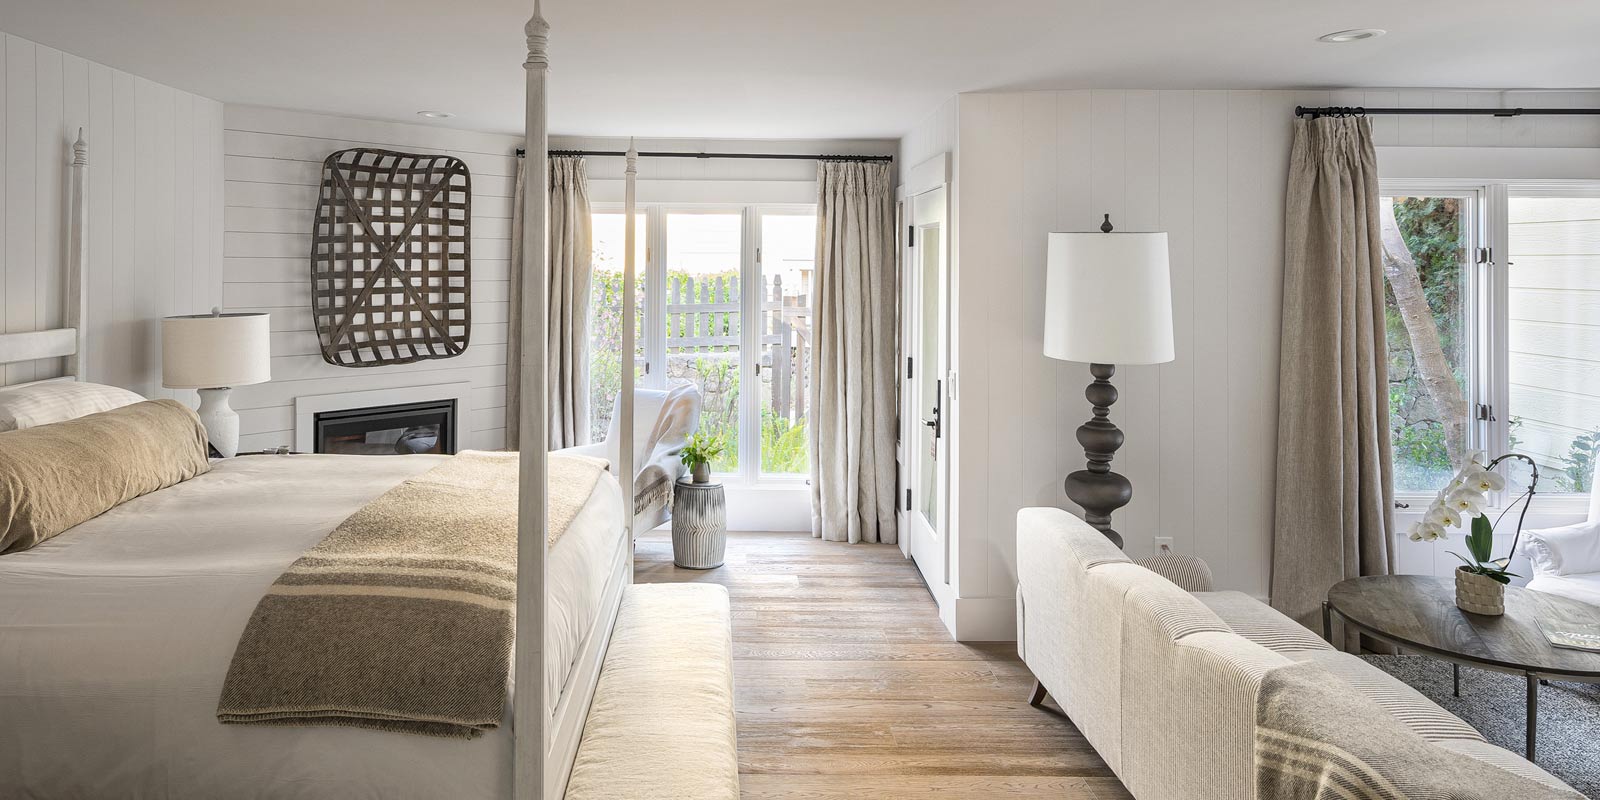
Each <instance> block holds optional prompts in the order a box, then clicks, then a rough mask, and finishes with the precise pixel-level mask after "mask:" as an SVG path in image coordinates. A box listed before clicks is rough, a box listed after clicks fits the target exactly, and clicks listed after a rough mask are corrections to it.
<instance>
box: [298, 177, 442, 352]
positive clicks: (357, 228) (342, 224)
mask: <svg viewBox="0 0 1600 800" xmlns="http://www.w3.org/2000/svg"><path fill="white" fill-rule="evenodd" d="M311 298H312V299H311V312H312V316H313V318H314V319H315V321H316V325H317V337H318V339H319V340H320V342H321V345H322V358H323V360H325V361H327V362H328V363H329V364H333V365H335V366H340V367H375V366H380V365H383V364H407V363H410V362H413V361H423V360H425V359H430V358H451V357H454V356H458V355H461V353H462V352H463V351H465V350H466V349H467V342H468V340H469V339H470V337H471V334H472V175H471V174H470V173H469V172H468V171H467V165H466V164H465V163H463V162H462V161H461V159H459V158H453V157H450V156H440V155H415V154H410V153H396V152H393V151H389V150H374V149H368V148H364V147H358V148H354V149H350V150H340V151H338V152H336V153H334V154H332V155H330V156H328V158H327V160H325V161H323V162H322V189H321V193H320V195H319V199H318V201H317V216H316V221H315V222H314V223H313V227H312V233H311Z"/></svg>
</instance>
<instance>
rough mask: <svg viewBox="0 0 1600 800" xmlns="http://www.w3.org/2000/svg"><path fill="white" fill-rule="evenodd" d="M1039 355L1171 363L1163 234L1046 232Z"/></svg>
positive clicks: (1168, 280) (1169, 303) (1169, 284)
mask: <svg viewBox="0 0 1600 800" xmlns="http://www.w3.org/2000/svg"><path fill="white" fill-rule="evenodd" d="M1048 258H1049V265H1048V272H1047V273H1046V277H1045V312H1044V354H1045V355H1047V356H1050V357H1051V358H1059V359H1061V360H1063V361H1082V362H1085V363H1091V364H1161V363H1165V362H1167V361H1171V360H1172V358H1173V350H1172V281H1171V277H1170V275H1169V273H1168V269H1167V235H1166V234H1165V233H1052V234H1050V246H1049V256H1048Z"/></svg>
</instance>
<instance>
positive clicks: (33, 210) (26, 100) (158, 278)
mask: <svg viewBox="0 0 1600 800" xmlns="http://www.w3.org/2000/svg"><path fill="white" fill-rule="evenodd" d="M0 49H3V58H0V74H3V80H0V87H3V88H0V92H3V99H0V115H3V121H0V141H3V147H0V152H3V153H4V157H3V169H4V177H3V181H0V183H3V186H4V191H3V192H0V219H3V220H4V228H3V230H0V273H3V277H4V280H3V282H0V314H3V315H4V323H5V330H6V331H7V332H19V331H32V330H43V329H48V328H54V327H59V326H60V325H61V319H62V317H61V307H62V296H61V292H62V286H63V283H62V275H63V272H64V265H63V261H64V257H65V250H66V244H67V234H68V231H67V227H68V226H67V223H66V220H67V214H68V208H67V204H68V187H69V183H68V182H69V173H68V165H69V164H70V163H71V161H72V142H73V140H74V139H75V138H76V137H77V130H78V128H79V127H80V126H81V127H82V128H83V129H84V138H85V140H86V141H87V142H88V144H89V174H88V190H87V191H88V200H89V203H88V217H87V222H86V225H87V233H88V240H87V244H88V253H87V255H88V261H87V274H86V275H85V281H84V282H85V286H86V287H87V291H88V299H89V308H88V316H87V320H88V325H89V332H88V340H89V341H88V353H87V356H88V361H87V367H88V373H89V379H90V380H93V381H96V382H100V383H109V384H115V385H118V386H124V387H127V388H129V389H132V390H134V391H136V392H139V393H141V394H144V395H146V396H148V397H173V396H179V397H180V398H181V399H186V400H190V401H191V402H193V397H192V396H193V392H173V391H171V390H168V389H163V388H161V326H160V318H161V317H163V316H168V315H172V314H192V313H198V312H202V311H205V310H207V309H209V308H211V307H212V306H214V305H217V304H219V303H220V302H221V300H222V281H221V252H222V223H221V214H222V106H221V104H219V103H216V102H214V101H212V100H208V99H206V98H203V97H199V96H196V95H192V94H189V93H187V92H181V91H178V90H176V89H173V88H171V87H168V86H163V85H161V84H158V83H153V82H151V81H148V80H145V79H143V78H139V77H136V76H133V75H129V74H128V73H125V72H120V71H118V70H114V69H111V68H110V67H106V66H104V65H101V64H96V63H94V62H91V61H86V60H84V59H82V58H78V57H77V56H74V55H71V54H68V53H63V52H61V51H60V50H55V49H53V48H49V47H45V46H42V45H38V44H35V43H33V42H30V41H28V40H26V39H20V38H18V37H15V36H11V35H9V34H0ZM0 369H3V370H4V374H3V376H0V377H3V382H4V383H6V384H13V383H21V382H25V381H30V380H35V379H40V378H48V377H53V376H55V375H59V374H60V373H61V369H62V364H61V363H60V359H52V360H47V361H41V362H33V363H24V364H13V365H10V366H6V367H0Z"/></svg>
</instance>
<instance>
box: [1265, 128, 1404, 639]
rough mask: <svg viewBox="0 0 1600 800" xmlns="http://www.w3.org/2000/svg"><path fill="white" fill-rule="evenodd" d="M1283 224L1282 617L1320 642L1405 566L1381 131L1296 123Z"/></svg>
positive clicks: (1275, 564)
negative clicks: (1346, 594) (1361, 594)
mask: <svg viewBox="0 0 1600 800" xmlns="http://www.w3.org/2000/svg"><path fill="white" fill-rule="evenodd" d="M1294 126H1295V129H1294V148H1293V151H1292V154H1291V157H1290V164H1289V191H1288V197H1287V201H1286V206H1285V216H1284V258H1285V265H1284V278H1283V335H1282V346H1283V350H1282V356H1281V360H1280V362H1279V366H1278V475H1277V477H1278V485H1277V514H1276V518H1275V522H1274V531H1273V546H1272V605H1273V607H1274V608H1276V609H1278V610H1279V611H1282V612H1283V613H1285V614H1287V615H1289V616H1290V617H1293V618H1294V619H1296V620H1298V621H1300V622H1301V623H1303V624H1305V625H1307V626H1309V627H1312V628H1313V629H1314V630H1317V631H1319V632H1320V631H1321V624H1322V623H1321V607H1322V601H1323V600H1324V599H1326V598H1327V595H1328V589H1329V588H1330V587H1332V586H1333V585H1334V584H1336V583H1338V582H1339V581H1342V580H1344V579H1346V578H1353V577H1357V576H1361V575H1387V574H1389V573H1390V572H1391V571H1392V568H1393V565H1394V537H1393V533H1394V490H1393V488H1392V483H1391V481H1390V476H1391V469H1392V467H1391V462H1390V452H1389V393H1388V388H1389V374H1388V351H1387V347H1386V345H1385V339H1384V333H1385V325H1384V284H1383V281H1384V278H1383V242H1382V239H1381V229H1380V227H1379V217H1378V213H1379V201H1378V172H1377V157H1376V153H1375V151H1374V149H1373V145H1372V125H1371V121H1370V120H1366V119H1350V118H1321V119H1313V120H1295V122H1294Z"/></svg>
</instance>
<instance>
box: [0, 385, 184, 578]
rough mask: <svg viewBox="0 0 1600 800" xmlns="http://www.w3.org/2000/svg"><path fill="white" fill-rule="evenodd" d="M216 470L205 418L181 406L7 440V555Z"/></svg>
mask: <svg viewBox="0 0 1600 800" xmlns="http://www.w3.org/2000/svg"><path fill="white" fill-rule="evenodd" d="M210 469H211V462H210V461H208V460H207V459H206V432H205V428H203V427H201V425H200V418H199V417H198V416H196V415H195V413H194V412H193V411H191V410H189V408H188V407H187V406H185V405H183V404H182V403H179V402H177V401H175V400H147V401H145V402H142V403H135V404H133V405H131V406H124V407H122V408H118V409H114V410H111V411H104V412H101V413H98V414H90V415H88V416H86V417H78V418H77V419H71V420H67V421H65V422H56V423H52V424H49V425H40V426H38V427H36V428H27V429H24V430H19V431H6V432H4V433H0V554H5V553H13V552H17V551H19V550H26V549H28V548H30V547H33V546H34V545H36V544H38V543H40V542H42V541H44V540H46V539H49V538H50V537H52V536H55V535H56V534H58V533H61V532H62V531H64V530H67V529H68V528H71V527H72V526H74V525H77V524H78V523H80V522H84V521H86V520H90V519H93V518H95V517H97V516H100V515H101V514H104V513H105V512H107V511H110V510H111V509H113V508H116V507H117V506H118V505H120V504H122V503H125V502H127V501H129V500H132V499H133V498H135V497H138V496H140V495H143V494H148V493H150V492H153V491H156V490H157V489H164V488H166V487H168V486H171V485H173V484H175V483H182V482H183V481H186V480H188V479H190V478H193V477H194V476H196V475H200V474H202V473H204V472H206V471H208V470H210Z"/></svg>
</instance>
